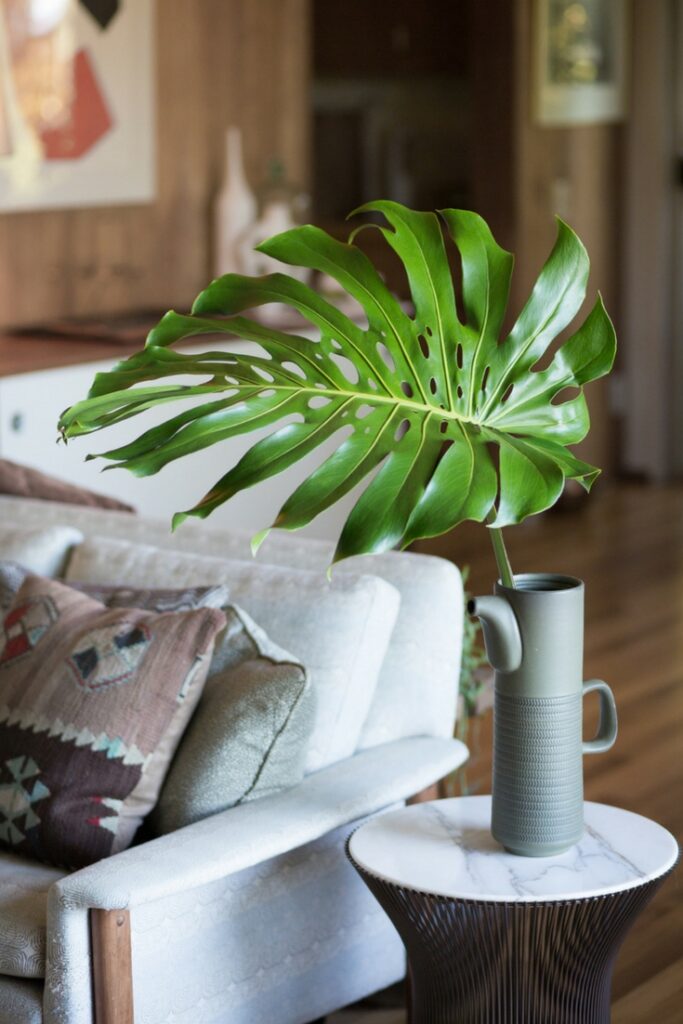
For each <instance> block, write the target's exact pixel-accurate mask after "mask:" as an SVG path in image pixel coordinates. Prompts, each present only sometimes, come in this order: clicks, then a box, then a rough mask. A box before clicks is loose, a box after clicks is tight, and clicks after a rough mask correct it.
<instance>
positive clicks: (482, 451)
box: [60, 201, 615, 559]
mask: <svg viewBox="0 0 683 1024" xmlns="http://www.w3.org/2000/svg"><path fill="white" fill-rule="evenodd" d="M357 212H361V213H368V214H372V215H373V217H375V218H380V219H381V223H377V222H373V223H369V224H368V223H365V224H364V225H362V226H364V227H372V228H373V229H374V230H378V231H380V232H381V233H382V235H383V237H384V238H385V239H386V242H387V243H388V244H389V245H390V246H391V248H392V249H393V250H394V252H395V253H396V254H397V255H398V257H399V258H400V259H401V261H402V263H403V265H404V267H405V272H406V277H407V280H408V284H409V287H410V291H411V296H412V307H413V312H412V313H411V312H409V311H408V310H407V308H406V307H404V306H403V305H402V304H401V303H400V302H399V301H398V300H397V299H396V298H395V297H394V296H393V295H392V294H391V292H390V291H389V289H388V288H387V286H386V285H385V283H384V281H383V279H382V277H381V275H380V274H379V273H378V271H377V270H376V268H375V267H374V266H373V265H372V263H371V262H370V260H369V259H368V258H367V256H366V255H365V254H364V253H363V252H362V250H361V249H360V248H358V246H357V245H356V244H355V237H356V234H357V231H355V232H354V233H352V235H351V238H350V240H349V242H348V243H344V242H340V241H338V240H336V239H334V238H331V237H330V236H329V235H327V234H326V233H325V232H324V231H321V230H320V229H319V228H316V227H313V226H310V225H309V226H305V227H300V228H294V229H292V230H290V231H287V232H285V233H283V234H281V235H278V236H276V237H275V238H272V239H269V240H268V241H267V242H264V243H263V244H262V245H261V246H259V249H260V250H261V251H263V252H265V253H266V254H267V255H269V256H271V257H273V258H275V259H277V260H279V261H281V262H282V263H284V264H290V265H294V266H301V267H308V268H311V269H312V270H315V271H319V272H321V273H324V274H328V275H330V276H331V277H333V278H334V279H335V280H336V281H337V282H338V283H339V285H340V286H341V287H342V288H343V289H344V290H345V291H346V292H347V293H348V295H350V296H351V297H352V298H353V299H354V300H355V301H356V302H357V303H358V304H359V306H360V307H361V309H362V311H363V313H364V314H365V317H366V321H367V323H366V324H365V325H361V324H360V323H358V322H356V320H355V319H353V318H351V317H350V316H348V315H347V314H346V313H343V312H341V311H340V310H339V309H337V308H336V307H335V306H334V305H333V304H332V303H331V302H330V301H328V300H327V299H325V298H323V297H322V296H321V295H319V294H317V293H316V292H315V291H314V290H313V289H312V288H311V287H309V286H308V285H306V284H304V283H302V282H301V281H299V280H297V279H294V278H292V277H289V276H287V275H286V274H284V273H275V274H269V275H267V276H264V277H260V278H249V277H244V276H241V275H238V274H228V275H226V276H225V277H222V278H219V279H217V280H216V281H213V282H212V283H211V284H210V285H209V287H208V288H207V289H206V290H205V291H203V292H202V293H201V294H200V295H199V297H198V298H197V300H196V302H195V303H194V306H193V310H192V314H190V315H185V314H179V313H176V312H170V313H167V314H166V315H165V316H164V317H163V318H162V319H161V321H160V322H159V324H157V326H156V327H155V328H154V329H153V330H152V331H151V332H150V335H149V337H148V339H147V344H146V347H145V348H144V350H143V351H142V352H138V353H136V354H135V355H134V356H132V357H131V358H129V359H126V360H123V361H122V362H121V363H119V364H118V365H117V366H115V367H114V368H113V369H112V370H111V371H109V372H107V373H104V374H99V375H98V376H97V378H96V379H95V381H94V383H93V387H92V389H91V391H90V394H89V396H88V398H86V399H85V400H84V401H82V402H79V403H77V404H76V405H74V406H72V407H71V408H70V409H68V410H66V412H65V413H64V414H63V416H62V418H61V420H60V428H61V430H62V431H63V433H64V435H65V436H66V437H75V436H79V435H83V434H88V433H92V432H94V431H98V430H106V429H107V427H108V426H110V425H112V424H114V423H119V422H121V421H122V420H125V419H128V418H129V417H133V416H137V415H138V414H139V413H142V412H145V411H146V410H148V409H151V408H154V407H156V406H160V405H163V404H164V403H168V402H178V401H183V400H186V399H190V400H191V402H192V404H191V406H190V407H189V408H187V409H184V410H182V411H180V412H175V413H174V414H173V415H171V416H170V417H168V418H166V419H165V421H164V422H162V423H160V424H158V425H156V426H153V427H151V428H149V429H147V430H145V431H144V432H143V433H141V434H140V435H139V436H138V437H136V438H134V439H132V440H131V441H130V442H128V443H126V444H124V445H121V446H119V447H118V448H113V449H111V450H110V451H106V452H103V453H102V457H103V458H105V459H107V460H108V461H109V462H110V463H111V464H112V465H113V466H118V467H124V468H127V469H129V470H130V471H131V472H134V473H136V474H138V475H142V476H145V475H149V474H153V473H156V472H158V471H159V470H160V469H161V468H163V467H164V466H166V465H168V464H169V463H171V462H174V461H176V460H177V459H180V458H186V457H188V456H191V455H193V454H194V453H195V452H198V451H201V450H204V449H207V448H209V447H211V446H213V445H214V444H217V443H219V442H221V441H224V440H226V439H229V438H231V437H235V436H237V435H239V434H245V433H249V432H251V431H255V430H257V429H259V430H262V429H263V428H271V432H270V433H269V434H267V436H265V437H262V438H261V439H260V440H258V441H257V442H256V443H255V444H253V445H252V447H251V448H250V449H249V450H248V451H247V452H246V453H245V454H244V455H243V456H242V458H240V459H239V461H238V462H237V463H236V464H235V465H233V466H227V467H225V472H224V473H223V474H222V475H221V476H220V478H219V479H218V480H217V482H216V483H215V485H214V486H213V487H212V488H211V490H210V491H209V493H208V494H206V495H205V496H204V497H203V498H201V499H200V500H199V501H197V502H196V503H195V504H194V505H192V506H191V507H190V508H188V509H187V511H185V512H182V513H178V514H177V515H176V516H175V518H174V525H175V524H177V523H178V522H179V521H182V519H183V518H185V517H186V516H188V515H191V516H198V517H200V518H203V517H206V516H208V515H210V514H211V512H213V510H214V509H215V508H217V507H219V506H220V505H222V504H223V503H224V502H226V501H229V499H230V498H231V497H232V496H233V495H235V494H237V493H239V492H240V491H243V490H244V489H245V488H248V487H252V486H254V485H256V484H258V483H261V482H262V481H264V480H266V479H268V478H269V477H271V476H273V475H274V474H277V473H280V472H282V471H284V470H286V469H288V468H290V467H292V466H295V465H296V464H298V463H299V462H300V460H301V459H303V458H304V457H306V456H309V455H310V454H311V453H314V452H316V451H317V450H318V449H319V448H320V446H321V445H322V444H323V443H324V442H327V443H328V444H329V442H330V440H333V441H334V442H335V447H334V450H333V451H332V453H331V454H329V455H328V456H327V457H326V458H325V459H323V460H322V461H321V462H320V464H319V465H318V467H317V468H316V469H314V470H313V471H312V472H311V473H310V474H309V475H308V477H307V478H306V479H304V480H303V481H302V482H301V483H300V484H299V485H298V486H297V487H296V488H295V489H294V491H293V493H292V494H291V495H290V497H289V498H288V499H287V500H286V501H285V503H284V504H283V506H282V508H281V509H280V510H279V512H278V513H277V515H276V516H275V518H274V520H273V526H275V527H278V528H281V529H287V530H295V529H299V528H300V527H302V526H305V525H307V524H308V523H309V522H311V520H312V519H314V518H315V517H316V516H317V515H319V514H320V513H321V512H323V511H325V509H327V508H329V507H330V506H331V505H333V504H334V503H335V502H337V501H338V500H339V499H340V498H342V497H343V496H344V495H345V494H348V493H349V491H351V490H352V489H353V488H355V487H357V486H359V485H361V484H363V482H364V481H366V480H369V482H368V483H367V484H366V486H365V489H364V490H363V491H362V493H361V495H360V497H359V499H358V500H357V502H356V504H355V506H354V508H353V509H352V511H351V513H350V514H349V516H348V519H347V521H346V524H345V526H344V528H343V530H342V532H341V536H340V538H339V543H338V546H337V551H336V554H335V559H340V558H346V557H348V556H350V555H355V554H362V553H366V552H371V551H383V550H386V549H387V548H391V547H394V546H399V547H404V546H406V545H407V544H410V543H411V542H413V541H415V540H418V539H420V538H424V537H432V536H436V535H438V534H440V533H444V532H446V531H448V530H450V529H452V528H453V527H454V526H456V525H457V524H458V523H460V522H462V521H463V520H466V519H472V520H475V521H477V522H484V521H486V522H487V524H488V525H490V526H492V527H495V528H496V529H498V528H500V527H502V526H506V525H510V524H513V523H518V522H521V521H522V520H523V519H524V518H526V517H527V516H529V515H534V514H536V513H538V512H541V511H543V510H544V509H546V508H549V507H550V506H551V505H552V504H553V503H554V502H555V501H556V500H557V498H558V497H559V495H560V493H561V492H562V488H563V486H564V483H565V480H566V479H568V478H569V479H574V480H578V481H579V482H580V483H581V484H582V485H583V486H584V487H585V488H586V489H589V488H590V486H591V485H592V483H593V481H594V479H595V477H596V476H597V473H598V470H597V469H595V468H594V467H593V466H589V465H588V464H587V463H584V462H581V461H580V460H579V459H577V458H576V457H575V456H574V455H573V454H572V453H571V451H570V450H569V449H568V448H567V447H566V446H567V445H568V444H573V443H575V442H577V441H579V440H581V439H582V438H583V437H584V436H585V434H586V432H587V430H588V426H589V421H588V411H587V407H586V402H585V398H584V395H583V387H584V385H585V384H587V383H589V382H590V381H593V380H595V379H597V378H598V377H601V376H603V375H604V374H606V373H608V372H609V370H610V368H611V366H612V363H613V361H614V356H615V337H614V329H613V327H612V324H611V322H610V320H609V317H608V316H607V313H606V312H605V309H604V306H603V304H602V300H601V299H600V298H598V300H597V302H596V303H595V305H594V307H593V309H592V310H591V312H590V313H589V315H588V317H587V318H586V319H585V321H584V323H583V324H582V325H581V326H580V327H579V329H578V330H577V331H576V333H575V334H573V335H572V336H571V337H569V338H568V339H567V340H565V341H564V342H563V343H562V344H560V345H559V346H558V347H557V348H556V351H555V352H554V355H553V357H552V359H551V360H550V361H549V362H548V361H547V360H546V365H545V366H544V368H543V369H538V364H539V362H540V361H541V360H542V359H543V357H544V356H545V355H546V353H547V352H548V349H549V346H550V345H551V343H552V342H553V340H554V339H555V338H556V337H557V335H558V334H559V333H560V332H562V331H564V330H565V328H566V327H567V326H568V325H569V324H570V322H571V321H572V320H573V319H574V317H575V316H576V314H577V313H578V311H579V309H580V307H581V304H582V302H583V300H584V296H585V292H586V282H587V278H588V257H587V254H586V251H585V249H584V247H583V246H582V244H581V242H580V241H579V239H578V238H577V237H576V235H575V234H574V232H573V231H572V230H571V228H569V227H568V226H567V225H566V224H564V223H563V222H562V221H559V220H558V234H557V240H556V242H555V245H554V247H553V250H552V252H551V253H550V256H549V258H548V260H547V262H546V264H545V266H544V267H543V269H542V270H541V273H540V275H539V277H538V280H537V281H536V284H535V285H534V288H533V290H532V293H531V296H530V297H529V300H528V301H527V303H526V304H525V306H524V308H523V309H522V311H521V313H520V314H519V316H518V317H517V320H516V321H515V323H514V326H513V328H512V330H511V331H510V333H509V335H508V336H507V337H506V338H502V339H501V338H500V332H501V326H502V324H503V322H504V319H505V316H506V311H507V303H508V296H509V291H510V281H511V275H512V267H513V257H512V255H511V254H510V253H508V252H506V251H505V250H504V249H502V248H501V247H500V246H499V245H498V244H497V243H496V241H495V239H494V238H493V236H492V234H491V231H490V230H489V228H488V226H487V225H486V223H485V222H484V221H483V220H482V218H481V217H479V216H478V215H477V214H475V213H473V212H472V211H469V210H443V211H441V213H440V218H441V219H439V216H438V215H437V214H434V213H421V212H418V211H414V210H409V209H407V208H405V207H403V206H401V205H400V204H398V203H394V202H389V201H378V202H373V203H368V204H366V205H365V206H364V207H362V208H361V210H360V211H357ZM442 228H443V229H445V232H446V233H447V234H448V235H449V236H450V239H451V240H452V242H453V244H454V245H455V247H456V249H457V251H458V254H459V258H460V263H461V269H462V310H463V312H462V314H461V315H459V314H458V311H457V307H456V301H455V288H454V284H453V280H452V277H451V271H450V266H449V260H448V255H447V250H446V244H445V239H444V230H442ZM357 230H360V229H357ZM268 303H285V304H287V305H289V306H290V307H292V308H293V309H295V310H297V311H298V312H299V313H300V314H301V315H302V317H304V318H305V319H306V320H307V321H308V323H309V324H310V325H311V327H312V328H313V330H314V332H315V337H314V338H313V339H309V338H307V337H304V336H302V335H300V334H296V333H291V332H286V333H285V332H282V331H278V330H275V329H274V328H272V327H269V326H267V325H266V324H263V323H258V322H256V321H255V320H252V319H250V318H249V317H247V316H243V315H242V314H243V313H245V312H246V311H248V310H250V309H254V308H257V307H259V306H262V305H265V304H268ZM200 336H206V338H207V339H212V338H220V337H226V336H230V337H235V336H237V338H239V339H244V340H246V341H249V342H252V343H256V345H257V346H258V348H259V353H260V354H257V355H255V354H248V353H246V352H240V351H238V346H236V348H235V350H233V349H232V348H230V349H229V350H228V351H224V352H221V351H215V350H214V351H211V350H209V351H203V350H201V349H199V348H196V349H194V348H191V349H189V350H188V351H186V352H178V351H177V350H175V349H174V348H173V346H175V345H176V344H177V343H179V342H186V341H187V340H188V339H191V338H195V339H196V338H198V337H200ZM177 377H181V378H182V380H183V383H182V384H179V383H174V378H177ZM187 378H189V379H191V380H193V381H194V383H192V384H190V385H188V384H187V383H185V380H186V379H187ZM203 398H206V399H208V400H204V401H202V399H203ZM496 448H497V449H498V453H499V454H498V459H497V460H496V459H495V458H493V457H492V456H493V454H494V453H493V449H496ZM262 525H263V526H267V523H264V524H262ZM265 533H267V530H264V531H262V532H261V533H260V534H259V535H258V537H257V539H256V541H255V543H259V542H260V540H262V539H263V537H264V536H265Z"/></svg>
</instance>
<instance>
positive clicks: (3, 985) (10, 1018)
mask: <svg viewBox="0 0 683 1024" xmlns="http://www.w3.org/2000/svg"><path fill="white" fill-rule="evenodd" d="M0 1024H43V983H42V981H32V980H30V979H26V978H0Z"/></svg>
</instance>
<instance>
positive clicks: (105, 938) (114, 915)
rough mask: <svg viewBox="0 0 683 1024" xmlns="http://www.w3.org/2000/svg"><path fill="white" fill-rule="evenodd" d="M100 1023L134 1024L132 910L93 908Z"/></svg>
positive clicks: (96, 986) (96, 1007) (92, 937)
mask: <svg viewBox="0 0 683 1024" xmlns="http://www.w3.org/2000/svg"><path fill="white" fill-rule="evenodd" d="M90 935H91V941H92V962H93V985H94V990H95V1021H96V1024H133V960H132V956H131V945H130V913H129V912H128V911H127V910H91V911H90Z"/></svg>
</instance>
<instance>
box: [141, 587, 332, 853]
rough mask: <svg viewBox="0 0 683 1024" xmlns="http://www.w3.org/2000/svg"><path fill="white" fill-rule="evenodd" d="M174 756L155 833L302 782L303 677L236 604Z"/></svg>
mask: <svg viewBox="0 0 683 1024" xmlns="http://www.w3.org/2000/svg"><path fill="white" fill-rule="evenodd" d="M223 612H224V613H225V615H226V616H227V620H228V624H227V626H226V628H225V630H224V632H223V633H222V634H221V636H220V637H219V639H218V641H217V642H216V647H215V650H214V656H213V660H212V662H211V669H210V670H209V678H208V679H207V682H206V685H205V687H204V692H203V693H202V697H201V699H200V701H199V704H198V706H197V709H196V711H195V713H194V715H193V717H192V720H191V721H190V724H189V726H188V727H187V729H186V731H185V733H184V735H183V738H182V740H181V742H180V745H179V747H178V750H177V751H176V754H175V757H174V758H173V763H172V764H171V767H170V769H169V772H168V774H167V776H166V781H165V783H164V787H163V789H162V791H161V795H160V797H159V801H158V803H157V806H156V808H155V810H154V812H153V817H152V821H151V825H152V828H153V829H154V830H155V831H156V832H157V833H166V832H172V831H174V830H175V829H178V828H182V827H183V826H184V825H189V824H191V823H192V822H194V821H198V820H199V819H200V818H206V817H208V816H209V815H210V814H216V813H217V812H218V811H224V810H226V809H227V808H228V807H234V806H235V804H239V803H242V802H244V801H245V800H254V799H256V798H257V797H261V796H269V795H271V794H272V793H278V792H280V791H281V790H283V789H288V788H289V787H290V786H296V785H297V784H298V783H299V782H301V780H302V779H303V776H304V762H305V758H306V753H307V750H308V741H309V739H310V736H311V733H312V731H313V721H314V716H313V712H314V697H313V690H312V688H311V686H310V683H309V680H308V676H307V673H306V670H305V668H304V666H303V665H301V664H300V663H299V662H297V661H296V659H295V658H293V657H292V656H291V655H289V654H287V653H286V652H285V651H283V650H282V649H281V648H279V647H277V646H276V645H275V644H274V643H272V641H271V640H269V639H268V637H267V636H266V634H265V633H264V632H263V630H262V629H260V627H259V626H257V625H256V623H254V622H253V620H252V619H250V618H249V616H248V615H247V614H246V612H244V611H242V610H241V609H240V608H237V607H236V606H235V605H229V606H227V607H224V608H223Z"/></svg>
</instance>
